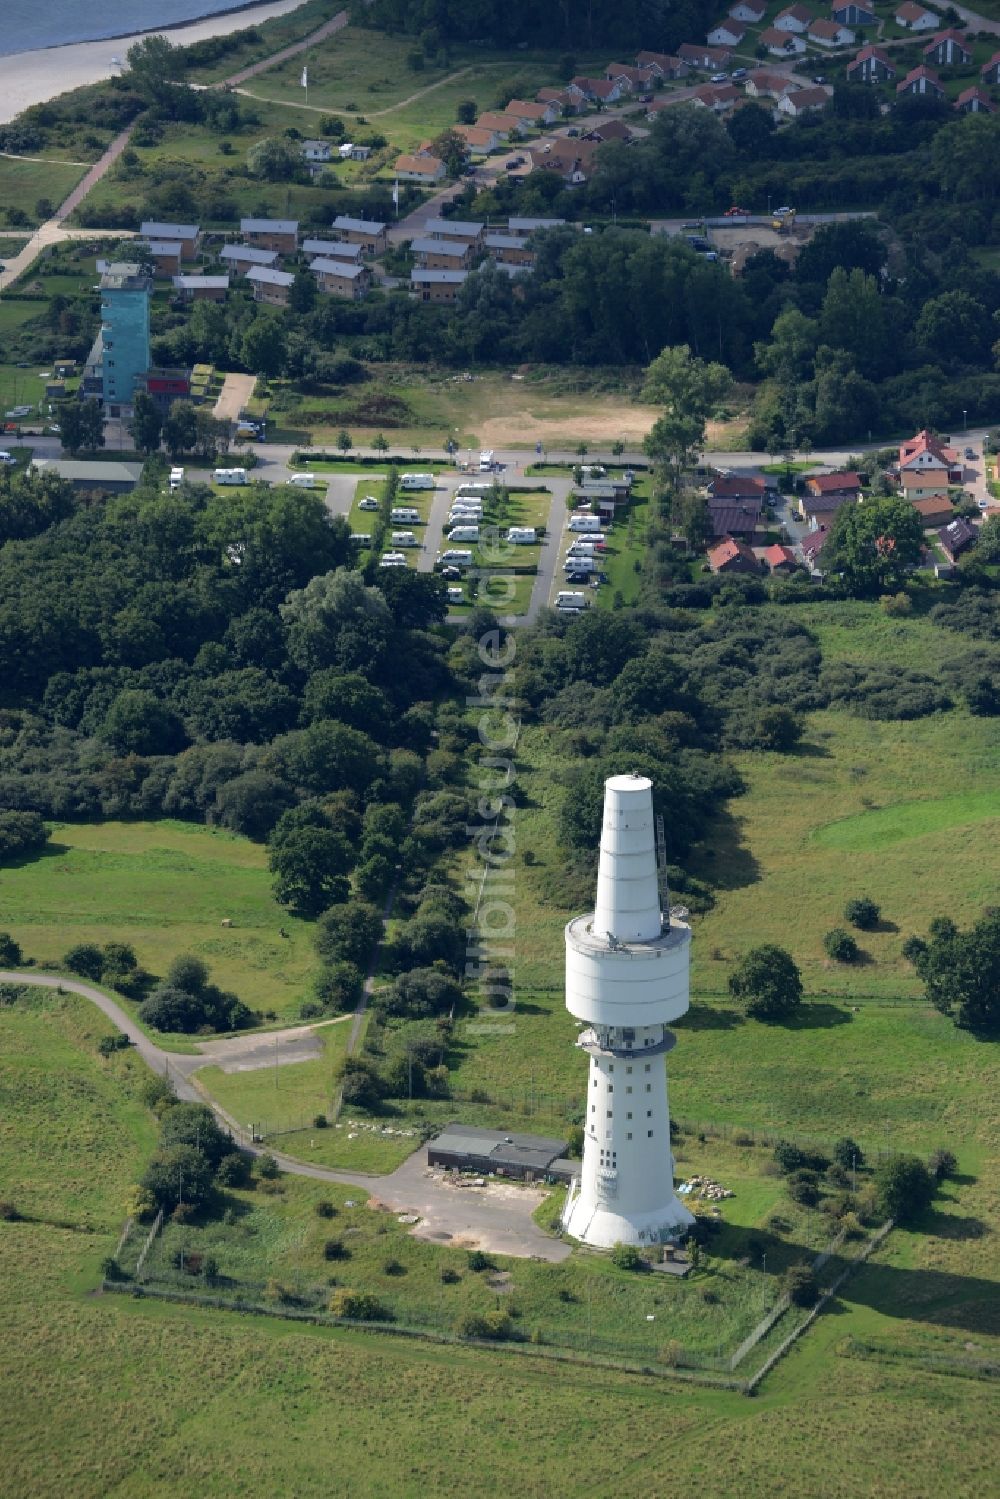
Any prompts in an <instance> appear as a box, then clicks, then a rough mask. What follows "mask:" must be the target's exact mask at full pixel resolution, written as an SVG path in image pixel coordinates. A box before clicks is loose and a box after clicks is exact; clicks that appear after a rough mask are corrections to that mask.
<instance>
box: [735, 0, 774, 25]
mask: <svg viewBox="0 0 1000 1499" xmlns="http://www.w3.org/2000/svg"><path fill="white" fill-rule="evenodd" d="M766 13H767V6H766V5H765V4H764V3H763V0H736V4H735V5H731V6H730V7H729V14H730V15H731V16H732V18H733V20H734V21H746V23H747V25H748V26H759V25H760V23H761V21H763V19H764V16H765V14H766Z"/></svg>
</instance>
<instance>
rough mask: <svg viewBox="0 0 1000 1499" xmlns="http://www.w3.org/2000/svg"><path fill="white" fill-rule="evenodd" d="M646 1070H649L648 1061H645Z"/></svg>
mask: <svg viewBox="0 0 1000 1499" xmlns="http://www.w3.org/2000/svg"><path fill="white" fill-rule="evenodd" d="M646 1071H647V1072H648V1071H649V1063H648V1062H647V1063H646Z"/></svg>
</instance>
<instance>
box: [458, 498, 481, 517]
mask: <svg viewBox="0 0 1000 1499" xmlns="http://www.w3.org/2000/svg"><path fill="white" fill-rule="evenodd" d="M451 513H452V515H474V516H475V517H476V519H477V520H480V519H482V514H483V507H482V505H470V504H469V502H468V501H467V500H456V501H455V503H454V505H452V507H451Z"/></svg>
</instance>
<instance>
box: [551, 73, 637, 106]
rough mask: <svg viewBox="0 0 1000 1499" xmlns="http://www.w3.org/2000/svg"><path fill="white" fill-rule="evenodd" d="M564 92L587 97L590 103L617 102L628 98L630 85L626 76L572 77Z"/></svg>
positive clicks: (630, 90)
mask: <svg viewBox="0 0 1000 1499" xmlns="http://www.w3.org/2000/svg"><path fill="white" fill-rule="evenodd" d="M566 92H567V93H568V94H576V95H578V96H579V98H581V99H589V100H590V102H591V103H592V104H617V103H618V102H619V100H621V99H627V98H628V96H629V94H630V93H631V92H632V85H631V84H630V83H629V81H628V79H627V78H611V79H609V78H573V79H571V80H570V82H569V83H568V84H567V85H566Z"/></svg>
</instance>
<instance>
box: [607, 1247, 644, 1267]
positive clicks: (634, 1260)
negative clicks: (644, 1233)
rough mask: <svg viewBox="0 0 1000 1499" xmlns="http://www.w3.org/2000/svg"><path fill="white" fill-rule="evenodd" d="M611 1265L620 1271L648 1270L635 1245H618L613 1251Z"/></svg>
mask: <svg viewBox="0 0 1000 1499" xmlns="http://www.w3.org/2000/svg"><path fill="white" fill-rule="evenodd" d="M611 1263H612V1264H613V1265H615V1266H616V1267H617V1268H618V1269H619V1270H648V1269H649V1266H648V1265H647V1264H646V1261H645V1260H644V1259H643V1257H642V1255H641V1254H640V1252H639V1250H638V1248H637V1247H636V1245H635V1244H616V1245H615V1246H614V1248H613V1249H612V1251H611Z"/></svg>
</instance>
